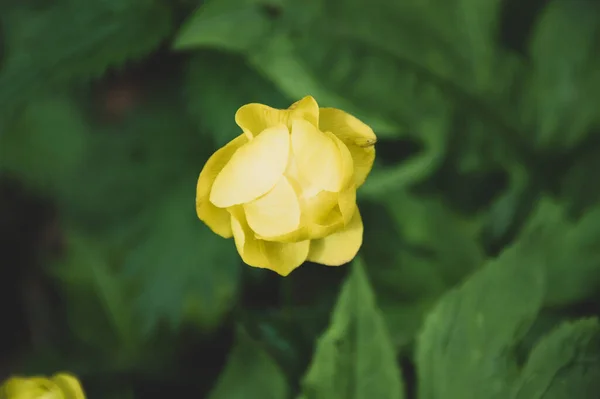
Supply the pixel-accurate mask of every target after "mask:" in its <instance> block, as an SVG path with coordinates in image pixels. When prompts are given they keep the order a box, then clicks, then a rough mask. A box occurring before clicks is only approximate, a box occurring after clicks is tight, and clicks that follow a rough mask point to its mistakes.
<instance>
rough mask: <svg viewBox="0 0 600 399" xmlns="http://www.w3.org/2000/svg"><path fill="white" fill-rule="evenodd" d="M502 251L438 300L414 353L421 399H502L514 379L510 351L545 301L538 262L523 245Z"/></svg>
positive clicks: (513, 363) (524, 244) (529, 238)
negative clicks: (458, 286)
mask: <svg viewBox="0 0 600 399" xmlns="http://www.w3.org/2000/svg"><path fill="white" fill-rule="evenodd" d="M535 239H536V237H535V236H533V237H527V239H524V240H522V242H519V243H517V244H516V245H515V246H513V247H511V248H509V249H507V250H505V251H504V252H503V253H502V255H500V257H498V258H497V259H495V260H491V261H489V262H488V264H487V265H486V266H485V267H484V268H483V269H481V270H480V271H478V272H476V273H475V274H473V275H472V276H471V277H470V278H469V279H468V280H467V281H466V282H465V283H464V284H463V285H462V286H461V287H460V288H457V289H454V290H452V291H450V292H448V293H447V294H446V295H444V296H443V297H442V299H441V300H440V302H439V304H438V305H437V306H436V308H435V309H434V310H433V311H432V312H431V313H430V314H429V315H428V316H427V318H426V321H425V324H424V327H423V330H422V332H421V334H420V336H419V339H418V346H417V352H416V363H417V375H418V376H419V381H418V389H419V398H420V399H438V398H439V399H442V398H443V399H450V398H457V399H458V398H460V399H469V398H473V399H481V398H486V399H493V398H498V399H504V398H507V397H508V395H509V392H510V387H511V386H512V383H513V381H514V378H515V377H516V373H517V365H516V361H515V359H513V358H512V357H511V349H512V348H513V347H514V346H515V344H516V342H517V340H519V338H521V337H522V336H523V335H524V334H525V332H526V331H527V329H528V328H529V326H530V325H531V323H532V322H533V320H534V319H535V317H536V316H537V314H538V312H539V310H540V308H541V306H542V301H543V299H544V274H543V268H542V266H543V258H542V257H540V256H537V254H535V253H531V252H530V250H529V248H528V246H529V245H528V244H529V242H530V241H535Z"/></svg>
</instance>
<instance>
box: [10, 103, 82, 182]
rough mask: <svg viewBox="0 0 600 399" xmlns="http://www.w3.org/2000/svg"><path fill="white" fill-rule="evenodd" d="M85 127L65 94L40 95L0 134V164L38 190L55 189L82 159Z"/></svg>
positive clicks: (67, 179) (66, 180)
mask: <svg viewBox="0 0 600 399" xmlns="http://www.w3.org/2000/svg"><path fill="white" fill-rule="evenodd" d="M88 135H89V127H88V126H87V124H86V121H85V119H84V117H83V115H82V114H81V112H80V110H79V109H78V108H77V107H76V106H75V104H74V103H73V102H72V101H71V100H69V99H68V98H66V97H63V96H52V97H46V98H40V99H38V100H36V101H35V102H33V103H31V104H30V105H29V106H27V107H26V109H25V110H24V112H23V113H22V114H21V115H20V117H19V118H18V120H16V123H14V124H13V126H12V128H11V129H10V130H9V131H7V132H6V133H5V134H4V135H1V136H0V168H2V169H4V170H7V171H9V172H11V173H14V174H15V175H17V176H19V177H20V178H21V179H22V180H23V181H24V182H25V183H26V184H28V185H30V186H33V187H34V188H36V189H38V190H42V191H45V192H49V193H56V192H57V191H60V190H61V189H63V188H64V187H65V186H66V185H69V184H71V179H72V178H73V175H74V172H75V171H76V169H77V167H78V166H79V165H80V163H81V162H82V161H83V159H84V157H85V155H86V151H87V147H88V144H89V142H88V140H89V137H88Z"/></svg>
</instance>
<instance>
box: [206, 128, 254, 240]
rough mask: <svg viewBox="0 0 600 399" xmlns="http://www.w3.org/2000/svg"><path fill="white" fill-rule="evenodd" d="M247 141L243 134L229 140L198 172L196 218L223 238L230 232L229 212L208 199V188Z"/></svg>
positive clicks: (210, 187) (229, 235)
mask: <svg viewBox="0 0 600 399" xmlns="http://www.w3.org/2000/svg"><path fill="white" fill-rule="evenodd" d="M247 142H248V138H246V136H245V135H244V134H241V135H239V136H238V137H236V138H235V139H233V140H232V141H230V142H229V143H228V144H227V145H226V146H225V147H222V148H221V149H219V150H218V151H217V152H215V153H214V154H213V155H212V156H211V157H210V158H209V159H208V161H207V162H206V164H205V165H204V168H202V171H201V172H200V177H198V184H197V186H196V213H197V214H198V218H199V219H200V220H202V221H203V222H204V223H206V225H207V226H208V227H209V228H210V229H211V230H212V231H214V232H215V233H216V234H218V235H220V236H221V237H224V238H230V237H231V234H232V233H231V221H230V216H229V212H227V211H226V210H225V209H221V208H217V207H216V206H214V205H213V204H212V203H211V202H210V201H209V196H210V190H211V189H212V186H213V183H214V181H215V179H216V178H217V175H218V174H219V173H220V172H221V170H222V169H223V167H224V166H225V165H226V164H227V162H229V160H230V159H231V156H232V155H233V154H234V153H235V152H236V151H237V149H238V148H240V147H241V146H242V145H244V144H246V143H247Z"/></svg>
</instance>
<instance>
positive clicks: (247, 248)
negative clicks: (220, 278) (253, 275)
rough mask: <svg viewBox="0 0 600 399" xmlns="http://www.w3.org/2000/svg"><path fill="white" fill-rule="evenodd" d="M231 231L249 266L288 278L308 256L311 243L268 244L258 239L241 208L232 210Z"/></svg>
mask: <svg viewBox="0 0 600 399" xmlns="http://www.w3.org/2000/svg"><path fill="white" fill-rule="evenodd" d="M231 229H232V230H233V238H234V240H235V246H236V248H237V250H238V253H239V254H240V256H241V257H242V260H243V261H244V262H245V263H246V264H248V265H249V266H254V267H260V268H263V269H269V270H273V271H274V272H276V273H278V274H280V275H282V276H287V275H288V274H290V273H291V272H292V270H294V269H295V268H297V267H298V266H300V265H301V264H302V263H304V261H305V260H306V257H307V256H308V252H309V248H310V241H308V240H306V241H301V242H296V243H279V242H267V241H263V240H259V239H257V238H256V237H255V236H254V234H253V233H252V230H250V226H248V223H247V222H246V220H245V216H244V212H243V211H242V209H241V207H235V208H232V217H231Z"/></svg>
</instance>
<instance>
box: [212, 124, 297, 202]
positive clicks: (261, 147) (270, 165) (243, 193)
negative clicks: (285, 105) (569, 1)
mask: <svg viewBox="0 0 600 399" xmlns="http://www.w3.org/2000/svg"><path fill="white" fill-rule="evenodd" d="M289 154H290V134H289V131H288V129H287V128H286V127H285V126H283V125H279V126H275V127H271V128H269V129H267V130H265V131H264V132H263V133H262V134H261V135H259V136H257V137H255V138H254V139H252V140H251V141H250V142H249V143H247V144H246V145H244V146H242V147H241V148H239V149H238V150H237V151H236V152H235V153H234V154H233V156H232V157H231V159H230V160H229V162H228V163H227V164H226V165H225V167H224V168H223V169H222V170H221V173H219V174H218V175H217V178H216V179H215V181H214V183H213V186H212V190H211V192H210V202H212V203H213V204H214V205H216V206H217V207H219V208H228V207H230V206H233V205H238V204H243V203H246V202H250V201H252V200H253V199H256V198H258V197H260V196H261V195H263V194H266V193H267V192H268V191H269V190H271V189H272V188H273V187H274V186H275V184H277V182H278V181H279V179H280V178H281V176H282V175H283V172H284V170H285V168H286V165H287V162H288V157H289Z"/></svg>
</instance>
